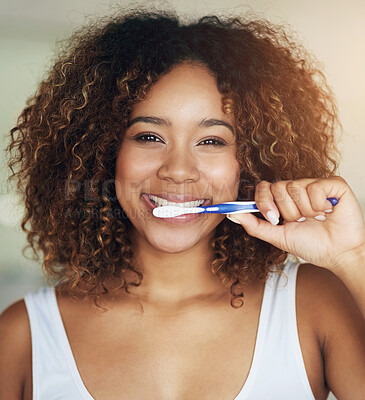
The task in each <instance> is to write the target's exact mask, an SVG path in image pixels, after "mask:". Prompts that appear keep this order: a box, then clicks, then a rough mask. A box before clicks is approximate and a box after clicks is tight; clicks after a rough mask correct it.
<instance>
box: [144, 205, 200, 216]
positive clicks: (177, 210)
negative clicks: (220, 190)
mask: <svg viewBox="0 0 365 400" xmlns="http://www.w3.org/2000/svg"><path fill="white" fill-rule="evenodd" d="M201 212H204V208H200V207H175V206H161V207H156V208H154V209H153V211H152V213H153V215H154V216H155V217H157V218H174V217H178V216H179V215H184V214H199V213H201Z"/></svg>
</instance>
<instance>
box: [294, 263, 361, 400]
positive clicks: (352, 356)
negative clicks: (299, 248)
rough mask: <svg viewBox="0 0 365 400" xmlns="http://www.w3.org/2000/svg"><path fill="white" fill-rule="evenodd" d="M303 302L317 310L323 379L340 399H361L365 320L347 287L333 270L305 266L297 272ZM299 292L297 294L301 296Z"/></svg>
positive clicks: (314, 316)
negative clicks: (308, 303) (299, 277)
mask: <svg viewBox="0 0 365 400" xmlns="http://www.w3.org/2000/svg"><path fill="white" fill-rule="evenodd" d="M298 273H299V274H300V276H301V279H299V280H298V285H300V286H298V288H299V291H300V289H301V288H302V291H301V293H302V298H303V301H306V302H311V304H312V307H311V309H312V310H315V313H314V315H313V321H312V323H313V324H315V325H314V326H315V327H316V328H317V331H318V332H319V341H320V344H321V350H322V354H323V361H324V377H325V383H326V385H327V386H328V388H329V389H330V390H331V391H332V392H333V393H334V394H335V396H336V397H337V399H338V400H362V399H363V398H364V393H365V321H364V319H363V318H362V315H361V313H360V311H359V309H358V307H357V306H356V304H355V301H354V299H353V297H352V296H351V294H350V292H349V291H348V289H347V288H346V286H345V285H344V284H343V283H342V282H341V281H340V280H339V279H338V278H337V277H336V276H335V275H334V274H333V273H332V272H330V271H328V270H325V269H324V268H318V267H316V266H313V265H310V264H306V265H302V266H301V267H300V271H299V272H298ZM299 291H298V293H300V292H299Z"/></svg>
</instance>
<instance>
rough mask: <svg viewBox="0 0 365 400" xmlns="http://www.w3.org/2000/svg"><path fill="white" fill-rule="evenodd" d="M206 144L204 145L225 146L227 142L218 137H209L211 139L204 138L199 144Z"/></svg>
mask: <svg viewBox="0 0 365 400" xmlns="http://www.w3.org/2000/svg"><path fill="white" fill-rule="evenodd" d="M201 144H202V145H204V146H225V145H226V143H225V142H224V141H223V140H221V139H218V138H209V139H204V140H202V141H201V142H200V143H199V145H201Z"/></svg>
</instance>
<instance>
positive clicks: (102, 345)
mask: <svg viewBox="0 0 365 400" xmlns="http://www.w3.org/2000/svg"><path fill="white" fill-rule="evenodd" d="M59 306H60V311H61V315H62V319H63V322H64V326H65V330H66V333H67V337H68V340H69V342H70V347H71V350H72V353H73V356H74V359H75V362H76V365H77V369H78V372H79V374H80V376H81V379H82V381H83V383H84V385H85V387H86V389H87V390H88V392H89V393H90V394H91V395H92V397H93V398H94V399H95V400H99V399H103V400H114V399H118V400H120V399H122V400H124V399H126V400H127V399H128V400H129V399H145V398H151V399H161V400H180V399H181V400H183V399H184V400H186V399H197V398H199V399H201V400H205V399H207V400H208V399H209V400H211V399H212V398H214V399H216V400H220V399H222V400H230V399H232V400H233V399H235V397H236V396H237V395H238V393H239V392H240V390H241V388H242V387H243V385H244V383H245V381H246V379H247V377H248V376H249V374H250V369H251V365H252V362H253V357H254V353H255V343H256V339H257V330H258V325H259V317H260V307H261V301H260V298H259V297H258V298H257V299H256V300H254V299H253V298H252V299H251V301H250V302H247V303H246V304H245V307H244V308H243V309H241V310H233V309H229V310H227V309H217V308H214V311H212V310H210V309H209V308H207V309H205V310H199V311H198V310H195V311H194V310H192V311H190V312H188V313H185V314H182V315H179V316H176V315H168V314H167V315H160V316H157V315H155V314H149V313H146V314H144V315H143V317H141V316H140V315H139V316H138V314H136V313H135V312H131V310H127V311H126V310H124V312H115V313H109V314H108V313H105V314H104V315H102V314H98V315H96V314H95V313H93V314H92V315H91V314H88V313H87V311H86V310H85V309H82V310H81V309H79V310H77V308H75V307H73V308H72V307H68V305H67V302H62V301H59ZM298 330H299V339H300V345H301V349H302V353H303V358H304V362H305V367H306V371H307V374H308V378H309V381H310V384H311V387H312V391H313V393H314V395H315V397H316V398H317V399H322V398H323V399H324V398H326V395H327V394H328V393H327V392H326V390H325V388H324V385H323V362H322V358H321V353H320V349H319V346H318V343H317V339H316V337H315V335H314V333H313V331H311V329H310V322H309V321H308V317H307V315H306V313H305V312H303V311H302V312H300V313H298ZM30 383H31V382H30ZM28 386H29V382H28ZM30 393H31V391H30ZM121 394H122V397H121ZM28 398H29V399H31V397H28Z"/></svg>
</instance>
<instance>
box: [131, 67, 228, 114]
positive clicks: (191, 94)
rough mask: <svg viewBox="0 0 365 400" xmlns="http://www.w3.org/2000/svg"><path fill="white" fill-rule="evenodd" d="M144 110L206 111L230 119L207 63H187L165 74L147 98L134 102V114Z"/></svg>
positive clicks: (164, 111)
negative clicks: (204, 64) (205, 65)
mask: <svg viewBox="0 0 365 400" xmlns="http://www.w3.org/2000/svg"><path fill="white" fill-rule="evenodd" d="M145 113H151V115H157V114H161V113H163V114H167V113H174V114H175V115H176V116H177V115H180V116H184V115H185V116H186V117H187V116H192V115H193V114H197V113H204V114H214V115H210V116H211V117H212V116H215V117H218V116H219V117H225V118H226V119H231V117H230V116H229V115H226V114H225V113H224V111H223V103H222V95H221V93H220V92H219V90H218V86H217V82H216V79H215V77H214V76H213V74H212V73H211V72H210V71H209V69H208V68H206V67H204V66H200V65H193V64H187V63H184V64H180V65H178V66H175V67H174V68H172V69H171V71H169V72H168V73H166V74H164V75H162V76H161V77H160V78H159V79H158V81H157V82H156V83H154V84H153V85H152V86H151V88H150V89H149V91H148V93H147V95H146V97H145V98H144V100H142V101H140V102H138V103H137V104H135V106H134V107H133V109H132V115H131V117H136V116H138V115H139V114H145ZM206 116H208V115H206Z"/></svg>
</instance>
